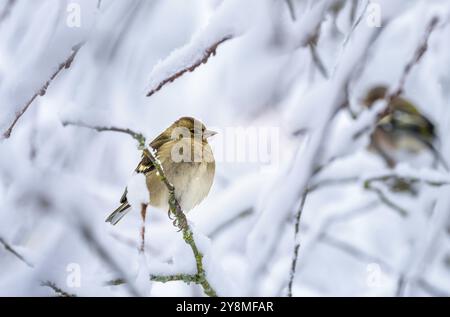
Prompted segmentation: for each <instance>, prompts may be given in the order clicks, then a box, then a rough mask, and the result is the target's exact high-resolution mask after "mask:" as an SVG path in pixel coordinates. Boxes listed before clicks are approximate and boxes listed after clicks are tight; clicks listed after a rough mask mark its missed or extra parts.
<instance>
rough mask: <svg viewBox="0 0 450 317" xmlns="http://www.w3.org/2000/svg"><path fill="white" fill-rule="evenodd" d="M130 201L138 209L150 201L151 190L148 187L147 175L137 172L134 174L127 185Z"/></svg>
mask: <svg viewBox="0 0 450 317" xmlns="http://www.w3.org/2000/svg"><path fill="white" fill-rule="evenodd" d="M127 200H128V203H129V204H130V205H131V206H132V207H133V208H135V209H136V210H139V211H140V210H141V206H142V205H143V204H144V205H145V204H148V203H149V202H150V192H149V191H148V189H147V182H146V178H145V175H144V174H142V173H137V174H135V175H133V176H132V177H131V178H130V180H129V182H128V185H127Z"/></svg>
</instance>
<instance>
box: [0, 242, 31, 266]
mask: <svg viewBox="0 0 450 317" xmlns="http://www.w3.org/2000/svg"><path fill="white" fill-rule="evenodd" d="M0 244H1V245H3V247H4V248H5V249H6V251H8V252H10V253H11V254H13V255H14V256H15V257H16V258H18V259H19V260H20V261H22V262H23V263H25V264H26V265H27V266H28V267H30V268H33V267H34V265H33V264H32V263H31V262H30V261H28V260H27V259H25V257H24V256H23V255H21V254H20V253H19V252H17V251H16V250H15V249H14V248H13V247H12V246H11V245H10V244H9V243H7V242H6V241H5V239H3V238H2V237H0Z"/></svg>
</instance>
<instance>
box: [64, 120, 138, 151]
mask: <svg viewBox="0 0 450 317" xmlns="http://www.w3.org/2000/svg"><path fill="white" fill-rule="evenodd" d="M62 125H63V126H65V127H66V126H70V125H71V126H76V127H81V128H87V129H91V130H95V131H97V132H104V131H111V132H120V133H125V134H128V135H130V136H131V137H132V138H133V139H135V140H136V141H137V142H138V145H139V148H141V147H142V148H144V147H145V137H144V135H143V134H142V133H137V132H134V131H133V130H130V129H124V128H118V127H114V126H110V127H106V126H93V125H90V124H87V123H84V122H75V121H63V122H62Z"/></svg>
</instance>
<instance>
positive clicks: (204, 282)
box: [65, 122, 217, 297]
mask: <svg viewBox="0 0 450 317" xmlns="http://www.w3.org/2000/svg"><path fill="white" fill-rule="evenodd" d="M65 123H66V124H65V125H68V124H72V125H76V126H80V127H84V128H90V129H93V130H95V131H98V132H102V131H113V132H121V133H126V134H128V135H130V136H131V137H133V138H134V139H135V140H136V141H137V142H138V145H139V149H140V150H142V151H143V154H144V155H145V156H147V157H148V159H150V161H151V162H152V164H153V165H154V167H155V169H156V172H157V174H158V175H159V177H160V180H161V182H162V183H163V184H164V185H165V186H166V187H167V190H168V192H169V201H168V202H169V209H170V212H171V213H172V214H173V215H174V216H175V219H176V220H175V222H174V224H175V225H176V226H177V227H178V228H179V229H180V231H182V232H183V239H184V241H185V242H186V243H187V244H188V245H189V246H190V248H191V249H192V253H193V254H194V257H195V262H196V267H197V274H195V275H194V276H195V283H197V284H200V285H201V286H202V287H203V291H204V292H205V294H206V295H208V296H214V297H215V296H217V293H216V291H215V290H214V289H213V288H212V286H211V285H210V284H209V281H208V279H207V278H206V272H205V269H204V267H203V254H202V253H201V252H200V251H199V249H198V247H197V244H196V243H195V240H194V233H193V232H192V229H191V228H190V226H189V223H188V221H187V218H186V215H185V214H184V212H183V210H182V209H181V206H180V204H179V202H178V200H177V199H176V196H175V188H174V186H173V185H172V184H171V183H170V182H169V180H168V179H167V178H166V176H165V174H164V170H163V168H162V165H161V163H160V162H159V160H158V159H157V158H156V155H155V154H154V153H153V149H151V150H149V149H148V148H145V137H144V136H143V135H142V134H141V133H137V132H134V131H132V130H130V129H122V128H116V127H98V126H90V125H87V124H83V123H68V122H65Z"/></svg>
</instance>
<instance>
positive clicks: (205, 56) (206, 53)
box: [147, 35, 232, 97]
mask: <svg viewBox="0 0 450 317" xmlns="http://www.w3.org/2000/svg"><path fill="white" fill-rule="evenodd" d="M231 38H232V36H231V35H227V36H225V37H223V38H221V39H220V40H218V41H216V42H214V43H213V44H211V45H210V46H209V47H207V48H206V49H205V51H204V52H203V56H202V57H201V58H199V59H197V60H195V61H193V62H192V63H191V64H189V65H188V66H186V67H185V68H183V69H181V70H178V71H176V72H174V73H173V74H171V75H169V76H168V77H167V78H165V79H163V80H162V81H161V82H159V83H158V84H156V85H155V86H154V87H151V88H150V91H149V92H148V93H147V97H150V96H152V95H153V94H154V93H155V92H157V91H159V90H160V89H161V88H162V87H164V86H165V85H167V84H168V83H171V82H173V81H174V80H176V79H178V78H180V77H181V76H183V75H184V74H185V73H187V72H193V71H194V70H195V69H196V68H197V67H199V66H200V65H202V64H206V63H207V62H208V60H209V58H210V57H211V56H213V55H216V51H217V48H218V47H219V45H221V44H222V43H224V42H226V41H228V40H230V39H231Z"/></svg>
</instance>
